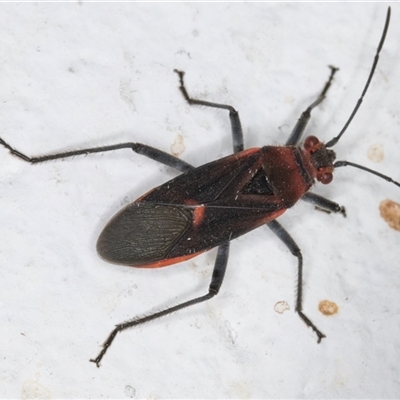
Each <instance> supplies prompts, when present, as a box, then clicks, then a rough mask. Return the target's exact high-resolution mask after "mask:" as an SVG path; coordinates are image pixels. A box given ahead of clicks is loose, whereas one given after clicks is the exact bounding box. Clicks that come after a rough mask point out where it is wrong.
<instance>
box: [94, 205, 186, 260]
mask: <svg viewBox="0 0 400 400" xmlns="http://www.w3.org/2000/svg"><path fill="white" fill-rule="evenodd" d="M192 214H193V211H192V210H191V209H188V208H182V207H179V206H170V205H158V204H152V203H133V204H129V205H128V206H127V207H125V208H123V209H122V210H121V211H120V212H119V213H118V214H116V215H115V216H114V218H112V220H111V221H110V222H109V223H108V224H107V225H106V227H105V228H104V230H103V232H102V233H101V235H100V237H99V239H98V241H97V251H98V253H99V255H100V256H101V257H102V258H104V259H105V260H107V261H109V262H113V263H117V264H123V265H143V264H146V263H149V262H153V261H156V260H163V259H164V258H166V257H167V256H168V253H169V252H170V249H171V248H173V247H174V244H175V243H176V242H177V241H179V239H180V238H181V237H182V236H184V235H185V232H186V231H187V229H188V228H189V227H190V225H191V222H192V219H193V216H192Z"/></svg>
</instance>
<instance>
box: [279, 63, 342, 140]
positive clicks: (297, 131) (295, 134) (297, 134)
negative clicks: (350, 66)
mask: <svg viewBox="0 0 400 400" xmlns="http://www.w3.org/2000/svg"><path fill="white" fill-rule="evenodd" d="M329 68H330V69H331V73H330V75H329V78H328V81H327V82H326V83H325V86H324V88H323V89H322V91H321V93H320V95H319V96H318V98H317V100H315V101H314V102H313V103H312V104H311V105H310V106H308V107H307V108H306V110H305V111H303V113H302V114H301V116H300V118H299V120H298V121H297V123H296V125H295V127H294V128H293V130H292V133H291V134H290V136H289V139H288V140H287V141H286V145H287V146H291V145H296V144H298V142H299V140H300V139H301V136H302V135H303V132H304V129H305V128H306V126H307V124H308V121H309V120H310V117H311V111H312V110H313V109H314V108H315V107H317V106H318V105H320V104H321V103H322V102H323V100H324V99H325V96H326V93H327V92H328V90H329V88H330V87H331V84H332V80H333V76H334V75H335V73H336V71H338V70H339V68H336V67H332V66H331V65H330V66H329Z"/></svg>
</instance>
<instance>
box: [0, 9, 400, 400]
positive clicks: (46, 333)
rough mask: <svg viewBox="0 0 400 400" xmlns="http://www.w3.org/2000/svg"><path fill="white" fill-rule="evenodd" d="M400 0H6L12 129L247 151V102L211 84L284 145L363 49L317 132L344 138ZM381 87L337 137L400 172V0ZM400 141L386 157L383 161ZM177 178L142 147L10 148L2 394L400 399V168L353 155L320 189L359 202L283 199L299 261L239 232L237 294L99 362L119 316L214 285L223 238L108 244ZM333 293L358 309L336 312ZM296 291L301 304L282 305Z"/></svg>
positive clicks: (122, 340)
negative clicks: (384, 211) (375, 153)
mask: <svg viewBox="0 0 400 400" xmlns="http://www.w3.org/2000/svg"><path fill="white" fill-rule="evenodd" d="M386 7H387V3H386V4H284V5H281V4H256V3H254V4H234V3H230V4H229V3H228V4H223V3H219V4H210V3H207V4H196V3H193V4H176V3H171V4H160V3H159V4H129V3H117V4H101V3H98V4H95V3H90V4H88V3H84V2H83V3H71V4H57V5H56V4H23V3H19V4H2V5H1V8H0V10H1V12H0V26H1V35H0V80H1V83H0V88H1V90H0V101H1V105H2V106H1V129H0V137H2V138H4V139H5V140H7V141H9V142H10V143H11V144H12V145H14V146H15V147H16V148H18V149H19V150H21V151H23V152H26V153H27V154H29V155H38V154H46V153H49V152H51V151H60V150H66V149H74V148H84V147H87V146H96V145H101V144H112V143H117V142H123V141H141V142H144V143H148V144H150V145H153V146H156V147H159V148H161V149H164V150H166V151H170V148H171V145H172V144H173V143H174V142H175V141H177V140H179V136H178V135H182V137H183V144H184V149H185V150H184V151H183V153H182V154H181V157H182V158H183V159H185V160H187V161H188V162H190V163H192V164H194V165H200V164H202V163H205V162H207V161H210V160H212V159H216V158H219V157H221V156H223V155H226V154H228V153H229V152H230V151H231V139H230V134H229V132H230V129H229V120H228V117H227V115H226V113H224V112H222V111H217V110H207V109H202V108H190V107H188V106H187V105H186V104H185V102H184V100H183V99H182V97H181V95H180V93H179V90H178V88H177V87H178V81H177V76H175V74H174V73H173V72H172V70H173V69H174V68H179V69H183V70H185V71H186V72H187V75H186V76H187V86H188V88H189V90H190V92H191V93H192V94H193V95H196V96H198V97H200V98H202V99H206V100H207V99H208V100H210V101H217V102H224V103H229V104H232V105H234V106H235V107H236V108H237V109H238V110H239V111H240V115H241V119H242V124H243V128H244V134H245V141H246V146H247V147H249V146H261V145H264V144H278V143H283V142H284V140H285V138H286V137H287V135H288V133H289V132H290V129H291V128H292V127H293V125H294V124H295V122H296V120H297V118H298V116H299V115H300V112H301V111H302V110H303V109H304V108H305V107H306V106H307V105H308V104H309V103H310V101H312V100H313V99H314V98H315V95H316V94H317V93H318V92H319V90H320V89H321V87H322V85H323V83H324V82H325V80H326V78H327V75H328V72H329V71H328V68H327V67H326V66H327V65H328V64H334V65H336V66H339V67H340V68H341V70H340V72H339V73H338V75H337V78H336V79H335V83H334V85H333V87H332V90H331V91H330V93H329V96H328V99H327V101H326V102H325V103H324V104H323V106H322V107H320V108H319V109H318V110H315V112H314V113H313V117H312V121H311V123H310V125H309V128H308V130H307V132H308V133H313V134H317V135H319V137H320V138H321V139H323V140H328V139H330V138H331V137H332V136H334V135H335V134H336V133H337V132H338V131H339V130H340V129H341V127H342V126H343V123H344V121H345V120H346V118H347V117H348V115H349V113H350V111H351V109H352V108H353V106H354V104H355V101H356V99H357V97H358V96H359V93H360V91H361V89H362V86H363V84H364V82H365V79H366V76H367V74H368V71H369V68H370V65H371V62H372V58H373V55H374V52H375V48H376V46H377V43H378V40H379V37H380V35H381V31H382V27H383V23H384V18H385V13H386ZM392 11H393V13H392V25H391V27H390V29H389V33H388V37H387V42H386V44H385V47H384V49H383V52H382V58H381V62H380V64H379V67H378V70H377V72H376V75H375V78H374V81H373V83H372V85H371V87H370V92H369V93H368V96H367V98H366V100H365V102H364V104H363V106H362V107H361V110H360V112H359V114H358V115H357V117H356V119H355V120H354V122H353V124H352V125H351V127H350V129H349V130H348V132H347V133H346V135H345V136H344V137H343V139H342V141H341V142H340V143H339V144H338V145H337V146H336V151H337V153H338V158H339V159H348V160H351V161H354V162H359V163H361V164H364V165H366V166H368V167H371V168H376V169H378V170H379V171H381V172H383V173H386V174H388V175H391V176H393V177H394V178H395V179H400V172H399V163H400V159H399V150H400V133H399V124H400V118H399V109H400V105H399V102H398V98H399V93H400V72H399V67H398V66H399V63H400V42H399V36H400V13H399V7H398V5H394V6H393V9H392ZM376 145H377V146H381V147H382V148H383V151H384V158H383V160H382V161H381V162H380V163H373V162H371V160H369V159H368V156H367V154H368V150H369V149H370V148H371V146H376ZM173 176H175V173H174V171H172V170H171V169H168V168H165V167H163V166H160V165H157V164H156V163H154V162H152V161H151V160H147V159H145V158H143V157H140V156H138V155H135V154H131V153H130V152H129V151H120V152H114V153H113V154H104V155H97V156H93V157H86V158H85V157H80V158H78V157H77V158H75V159H72V160H66V161H63V162H51V163H47V164H42V165H37V166H34V167H32V166H30V165H29V164H26V163H24V162H22V161H20V160H18V159H16V158H14V157H11V156H10V155H9V153H8V152H7V151H5V150H3V149H0V213H1V224H0V230H1V231H0V238H1V239H0V268H1V269H0V270H1V273H0V280H1V291H0V326H1V340H0V360H1V362H0V388H1V389H0V393H1V396H2V397H9V398H11V397H14V398H16V397H22V398H73V397H86V398H100V397H105V398H128V397H137V398H168V397H169V398H212V397H219V398H224V397H225V398H227V397H235V398H265V397H292V398H293V397H309V398H322V397H325V398H328V397H329V398H344V397H371V398H382V397H398V396H399V393H400V382H399V381H400V379H399V376H400V366H399V359H400V338H399V324H400V316H399V311H400V304H399V301H398V300H399V286H400V270H399V261H398V260H399V256H400V246H399V239H400V233H399V232H396V231H394V230H392V229H390V228H389V227H388V225H387V224H386V223H385V222H383V221H382V219H381V218H380V216H379V211H378V205H379V202H380V201H381V200H383V199H385V198H391V199H393V200H397V201H399V199H400V188H396V187H395V186H393V185H390V184H388V183H386V182H384V181H381V180H379V179H377V178H374V177H373V176H371V175H368V174H365V173H363V172H358V171H356V170H353V169H350V168H347V169H344V168H343V169H340V170H338V171H337V173H336V175H335V179H334V181H333V183H332V184H331V185H329V186H327V187H323V188H321V187H318V188H316V189H315V191H316V192H318V193H321V194H324V195H326V196H327V197H329V198H331V199H333V200H335V201H337V202H339V203H340V204H344V205H345V206H346V207H347V211H348V218H347V219H344V218H342V217H341V216H334V215H327V214H324V213H319V212H315V211H314V210H313V209H312V207H311V206H309V205H307V204H304V203H302V204H299V205H298V206H296V207H295V208H294V209H293V210H290V211H289V212H288V213H287V214H286V215H284V216H283V217H282V218H281V221H282V223H283V224H284V226H285V227H286V228H287V229H288V230H289V232H291V234H292V235H293V237H294V238H295V239H296V240H297V243H298V244H299V246H300V247H301V249H302V250H303V254H304V261H305V277H304V278H305V284H304V308H305V311H306V312H307V313H308V315H309V316H310V318H312V320H313V321H314V322H315V324H316V325H318V326H319V327H320V329H321V330H322V331H323V332H324V333H325V334H326V335H327V338H326V339H325V340H324V341H323V342H322V343H321V344H320V345H317V344H316V338H315V335H314V334H313V332H312V331H311V330H310V329H307V328H306V327H305V325H304V324H303V323H302V322H301V321H300V319H299V318H298V316H297V315H296V314H295V313H294V310H293V308H294V293H293V288H294V286H295V277H296V261H295V259H294V258H293V257H292V256H291V255H290V254H289V253H288V251H287V250H286V249H285V247H284V246H283V245H282V244H281V243H279V241H278V240H277V239H276V238H274V237H273V236H272V235H271V233H270V232H269V230H267V229H259V230H257V231H254V232H253V233H251V234H249V235H247V236H244V237H242V238H240V239H238V240H236V241H235V242H233V243H232V252H231V257H230V262H229V266H228V271H227V275H226V279H225V282H224V285H223V287H222V289H221V292H220V295H219V296H218V297H217V298H215V299H213V300H212V301H210V302H208V303H206V304H203V305H199V306H196V307H192V308H190V309H188V310H185V311H182V312H180V313H179V314H175V315H172V316H169V317H166V318H164V319H162V320H159V321H156V322H154V323H150V324H147V325H146V326H143V327H141V328H138V329H134V330H131V331H128V332H124V333H123V334H121V335H119V336H118V337H117V339H116V341H115V343H114V344H113V346H112V347H111V349H110V350H109V352H108V354H107V355H106V357H105V358H104V361H103V363H102V368H100V369H97V368H96V367H95V365H94V364H92V363H89V362H88V360H89V358H91V357H94V356H96V355H97V352H98V351H99V349H100V347H99V345H100V344H101V342H102V341H103V340H104V339H105V338H106V336H107V335H108V333H109V331H110V330H111V328H112V326H113V325H114V324H115V323H118V322H121V321H123V320H125V319H128V318H131V317H134V316H136V315H140V314H144V313H145V314H146V313H147V314H148V313H150V312H152V311H153V310H159V309H161V308H164V307H166V306H168V305H172V304H176V303H178V302H180V301H183V300H186V299H188V298H190V297H192V296H195V295H199V294H202V293H204V292H205V291H206V289H207V287H208V284H209V278H210V273H211V271H212V265H213V260H214V256H215V253H214V252H210V253H207V254H205V255H203V256H200V257H198V258H195V259H193V260H192V261H189V262H186V263H183V264H181V265H177V266H172V267H169V268H164V269H159V270H141V269H133V268H126V267H118V266H114V265H111V264H107V263H105V262H103V261H102V260H100V259H99V258H98V257H97V255H96V252H95V242H96V238H97V235H98V234H99V232H100V231H101V229H102V227H103V226H104V224H105V223H106V222H107V220H108V219H109V218H110V217H111V216H112V215H113V214H114V213H115V212H116V211H117V210H118V209H119V208H120V207H121V206H122V205H124V204H126V203H127V202H129V201H133V200H134V199H135V198H137V197H139V196H140V195H141V194H142V193H145V192H146V191H147V190H149V189H150V188H152V187H154V186H155V185H158V184H161V183H163V182H164V181H166V180H168V179H170V178H172V177H173ZM323 299H328V300H330V301H333V302H335V303H336V304H337V305H338V306H339V313H338V314H337V315H336V316H333V317H325V316H323V315H322V314H321V313H319V311H318V308H317V307H318V303H319V301H321V300H323ZM278 301H287V302H288V303H289V304H290V307H291V310H290V311H286V312H284V313H283V314H279V313H276V312H275V311H274V305H275V303H277V302H278Z"/></svg>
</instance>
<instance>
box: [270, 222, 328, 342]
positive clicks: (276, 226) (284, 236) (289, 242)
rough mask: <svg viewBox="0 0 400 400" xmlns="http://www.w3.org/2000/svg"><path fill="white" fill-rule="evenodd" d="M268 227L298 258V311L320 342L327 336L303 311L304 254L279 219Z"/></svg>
mask: <svg viewBox="0 0 400 400" xmlns="http://www.w3.org/2000/svg"><path fill="white" fill-rule="evenodd" d="M267 225H268V227H269V228H270V229H271V230H272V232H274V233H275V235H276V236H278V238H279V239H281V240H282V242H283V243H284V244H285V245H286V247H287V248H288V249H289V251H290V252H291V253H292V254H293V255H294V256H295V257H296V258H297V260H298V276H297V295H296V312H297V313H298V314H299V316H300V318H301V319H302V320H303V321H304V322H305V323H306V324H307V325H308V326H309V327H310V328H311V329H312V330H313V331H314V332H315V333H316V334H317V336H318V343H320V342H321V340H322V339H323V338H324V337H325V335H324V334H323V333H322V332H321V331H320V330H319V329H318V328H317V327H316V326H315V325H314V324H313V323H312V322H311V320H310V319H309V318H308V317H307V316H306V315H305V314H304V313H303V256H302V254H301V250H300V248H299V246H297V244H296V242H295V241H294V240H293V238H292V237H291V236H290V235H289V233H288V232H287V231H286V230H285V228H283V226H282V225H281V224H280V223H279V222H277V221H275V220H274V221H271V222H268V223H267Z"/></svg>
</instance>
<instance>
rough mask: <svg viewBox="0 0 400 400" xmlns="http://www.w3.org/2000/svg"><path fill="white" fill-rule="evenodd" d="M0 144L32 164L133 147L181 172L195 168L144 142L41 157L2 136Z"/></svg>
mask: <svg viewBox="0 0 400 400" xmlns="http://www.w3.org/2000/svg"><path fill="white" fill-rule="evenodd" d="M0 144H1V145H3V146H4V147H5V148H7V149H8V150H10V152H11V154H12V155H14V156H16V157H18V158H20V159H21V160H24V161H26V162H29V163H31V164H37V163H41V162H45V161H51V160H58V159H63V158H68V157H75V156H80V155H88V154H94V153H104V152H106V151H114V150H120V149H131V150H133V151H134V152H135V153H138V154H141V155H143V156H145V157H148V158H151V159H153V160H155V161H157V162H160V163H162V164H164V165H167V166H169V167H172V168H175V169H177V170H178V171H181V172H186V171H189V170H190V169H192V168H193V167H192V166H191V165H190V164H188V163H187V162H185V161H182V160H180V159H179V158H177V157H174V156H172V155H171V154H168V153H165V152H164V151H161V150H158V149H156V148H154V147H151V146H147V145H145V144H142V143H132V142H131V143H119V144H115V145H111V146H100V147H91V148H88V149H82V150H72V151H65V152H61V153H53V154H48V155H45V156H39V157H28V156H27V155H25V154H24V153H21V152H20V151H18V150H16V149H14V148H13V147H11V146H10V145H9V144H8V143H7V142H5V141H4V140H3V139H1V138H0Z"/></svg>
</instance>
